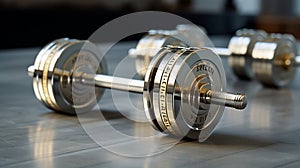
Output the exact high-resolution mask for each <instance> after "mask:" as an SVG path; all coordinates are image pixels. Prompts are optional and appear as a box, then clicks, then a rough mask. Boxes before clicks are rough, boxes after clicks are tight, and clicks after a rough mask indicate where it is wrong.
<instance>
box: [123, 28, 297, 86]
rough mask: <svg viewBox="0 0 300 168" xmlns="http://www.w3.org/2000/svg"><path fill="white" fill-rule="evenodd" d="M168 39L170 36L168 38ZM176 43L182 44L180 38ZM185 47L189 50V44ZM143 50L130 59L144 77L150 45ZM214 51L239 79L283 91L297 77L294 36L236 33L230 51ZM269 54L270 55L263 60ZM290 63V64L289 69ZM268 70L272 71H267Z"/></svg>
mask: <svg viewBox="0 0 300 168" xmlns="http://www.w3.org/2000/svg"><path fill="white" fill-rule="evenodd" d="M158 33H163V32H158ZM189 33H190V34H194V33H196V32H195V31H194V29H190V31H189ZM165 35H166V36H167V34H165ZM147 36H148V35H146V36H145V37H147ZM190 36H191V35H190ZM151 37H154V34H152V35H151V36H149V38H151ZM176 39H177V40H178V41H181V39H180V38H176ZM152 40H153V41H152V43H155V39H154V38H152ZM148 41H150V40H148ZM193 41H195V40H193ZM200 41H201V39H200ZM143 43H144V42H143V40H140V41H139V43H138V45H140V44H143ZM177 43H178V42H177ZM270 43H272V44H270ZM268 44H270V45H268ZM184 45H185V46H188V45H187V44H184ZM193 45H195V46H196V45H197V44H196V43H194V44H193ZM271 46H272V47H271ZM143 47H144V48H142V47H139V48H137V49H131V50H130V51H129V54H130V55H134V56H136V57H137V60H136V65H137V71H139V72H140V73H141V76H143V70H142V69H143V68H145V67H147V62H143V59H144V58H146V59H148V60H149V58H151V57H149V56H148V55H144V56H143V54H144V53H145V52H146V51H147V49H146V47H147V45H143ZM150 47H151V46H150ZM196 47H200V46H196ZM201 47H203V46H201ZM264 47H265V48H264ZM211 49H212V50H213V51H214V52H216V53H217V54H218V55H221V56H229V59H228V60H229V64H230V66H231V68H232V70H233V72H234V73H235V74H236V75H237V76H238V77H239V78H241V79H253V78H257V79H258V80H259V81H260V82H262V83H263V84H264V85H268V86H274V87H283V86H286V85H288V84H289V83H290V82H291V81H292V79H293V77H294V74H295V67H296V66H298V65H299V57H296V56H295V55H296V54H295V53H296V41H295V39H294V37H293V36H292V35H279V34H269V35H268V34H267V33H266V32H264V31H261V30H251V29H242V30H239V31H237V33H236V35H235V36H234V37H232V38H231V40H230V42H229V45H228V48H211ZM139 50H141V51H143V53H141V52H139ZM266 52H268V53H267V54H268V55H267V56H262V55H263V54H266ZM258 53H259V54H258ZM257 55H260V56H257ZM287 55H289V56H287ZM287 63H289V64H288V65H287ZM260 65H261V66H262V67H261V66H260ZM266 66H268V67H269V68H268V69H266Z"/></svg>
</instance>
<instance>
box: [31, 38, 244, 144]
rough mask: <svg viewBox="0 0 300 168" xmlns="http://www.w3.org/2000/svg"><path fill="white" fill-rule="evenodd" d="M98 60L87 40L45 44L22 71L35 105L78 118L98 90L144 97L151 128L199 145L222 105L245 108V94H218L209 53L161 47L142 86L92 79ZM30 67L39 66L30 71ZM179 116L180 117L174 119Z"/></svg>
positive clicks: (220, 81)
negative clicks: (28, 80)
mask: <svg viewBox="0 0 300 168" xmlns="http://www.w3.org/2000/svg"><path fill="white" fill-rule="evenodd" d="M60 46H63V47H60ZM47 53H49V54H47ZM101 57H102V56H101V54H100V52H99V51H98V50H97V46H96V45H94V44H93V43H91V42H89V41H79V40H74V39H73V40H69V39H59V40H55V41H54V42H52V43H50V47H49V44H48V45H46V47H44V48H43V49H42V50H41V52H40V53H39V54H38V56H37V58H36V60H35V65H32V66H33V67H34V68H32V66H30V67H29V68H28V71H29V72H28V74H29V75H30V76H31V77H33V79H34V81H33V88H34V92H35V95H36V97H37V98H38V100H40V97H45V98H46V100H40V101H41V102H43V103H44V104H47V105H48V106H47V107H48V108H50V109H52V110H55V111H59V112H65V113H70V114H77V115H78V114H79V113H88V112H90V111H91V110H93V108H94V107H95V105H96V103H97V102H98V99H99V97H100V96H101V94H102V93H101V92H99V88H98V87H100V88H109V89H116V90H121V91H127V92H135V93H140V94H144V96H143V97H144V99H143V100H144V107H145V109H146V110H145V111H146V113H147V116H148V120H149V121H150V122H152V123H153V124H152V125H153V127H154V128H155V129H157V130H158V131H161V132H165V133H168V134H173V135H176V136H179V137H188V138H192V139H201V140H202V141H204V140H206V139H207V138H208V137H209V135H210V134H211V133H212V131H213V129H214V128H215V126H216V124H217V123H218V122H219V119H220V118H221V116H222V114H223V111H224V106H228V107H233V108H236V109H244V108H245V107H246V104H247V100H246V96H245V95H234V94H231V93H225V92H223V90H225V88H226V80H225V73H224V69H223V65H222V63H221V60H220V58H219V57H218V55H216V54H214V53H213V52H212V51H211V50H208V49H198V48H185V47H178V46H168V47H165V48H162V49H161V50H160V51H158V53H157V56H155V57H154V58H153V59H152V61H151V62H150V66H149V67H148V70H147V73H146V74H147V76H146V78H145V82H144V81H142V80H133V79H129V78H121V77H114V76H108V75H105V74H98V73H99V72H101V71H103V67H104V66H105V62H101V59H100V58H101ZM43 60H46V61H43ZM102 61H104V59H103V58H102ZM98 63H99V67H98ZM36 65H43V66H42V68H36V67H37V66H36ZM50 65H52V66H50ZM62 68H63V69H62ZM49 72H51V73H49ZM153 72H155V73H153ZM32 74H33V75H32ZM187 74H188V77H186V75H187ZM202 79H206V80H205V81H204V80H202ZM53 80H54V82H53ZM55 81H57V82H55ZM152 81H154V83H152ZM47 82H48V83H47ZM36 83H41V84H40V87H41V88H42V91H43V92H40V91H39V92H38V91H37V90H36V89H35V87H36ZM56 83H57V84H56ZM144 83H145V84H144ZM194 83H195V84H194ZM55 84H56V85H55ZM57 85H58V86H57ZM204 85H205V86H204ZM95 86H97V87H95ZM101 91H103V90H101ZM93 92H95V93H93ZM207 93H210V94H207ZM152 94H153V95H152ZM49 95H52V96H49ZM215 95H217V96H215ZM190 97H191V99H190ZM157 100H158V101H157ZM65 102H67V104H66V103H65ZM199 104H206V107H205V108H204V109H203V107H202V106H205V105H199ZM216 105H217V106H216ZM181 115H182V116H186V117H184V119H183V120H180V119H178V118H180V117H178V116H181ZM153 116H154V117H153ZM156 123H158V124H156ZM205 123H207V124H205ZM175 130H176V131H175ZM203 130H204V131H203ZM199 135H201V137H200V138H199Z"/></svg>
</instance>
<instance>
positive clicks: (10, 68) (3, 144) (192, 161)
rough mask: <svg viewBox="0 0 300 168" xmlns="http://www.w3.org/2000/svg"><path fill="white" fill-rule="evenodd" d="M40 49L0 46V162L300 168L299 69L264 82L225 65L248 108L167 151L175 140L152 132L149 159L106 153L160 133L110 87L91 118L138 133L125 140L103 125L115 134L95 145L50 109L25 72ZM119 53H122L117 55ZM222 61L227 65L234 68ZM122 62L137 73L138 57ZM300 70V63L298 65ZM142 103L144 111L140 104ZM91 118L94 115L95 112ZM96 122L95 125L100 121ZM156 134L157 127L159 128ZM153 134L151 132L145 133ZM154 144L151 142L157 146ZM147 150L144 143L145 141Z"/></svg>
mask: <svg viewBox="0 0 300 168" xmlns="http://www.w3.org/2000/svg"><path fill="white" fill-rule="evenodd" d="M216 39H217V41H216V42H219V43H220V45H222V46H224V47H225V46H226V44H227V41H226V40H227V39H226V38H223V37H217V38H216ZM134 46H135V43H134V42H121V43H119V44H118V47H117V48H113V49H112V50H111V51H110V52H109V53H108V55H107V57H106V60H107V62H108V63H109V65H111V66H109V67H108V71H109V73H112V72H113V71H114V69H113V67H114V65H117V64H118V63H119V61H118V59H123V58H125V55H124V56H122V55H121V57H120V55H118V54H119V53H125V52H127V51H128V49H129V48H132V47H134ZM37 52H38V50H37V48H26V49H18V48H15V49H10V50H0V73H1V75H0V76H1V80H0V85H1V87H0V92H1V96H0V99H1V101H0V107H1V108H0V112H1V113H0V115H1V117H0V123H1V124H0V137H1V141H0V160H1V161H0V167H3V168H8V167H9V168H20V167H22V168H41V167H47V168H57V167H64V168H82V167H86V168H99V167H101V168H102V167H128V168H132V167H164V168H190V167H201V168H212V167H222V168H232V167H243V168H253V167H282V168H283V167H294V168H297V167H300V161H299V160H300V150H299V147H300V122H299V118H300V113H299V111H300V103H299V99H300V89H299V83H298V82H296V81H300V73H297V74H296V78H295V82H293V83H292V84H291V87H290V88H288V89H281V90H276V89H268V88H262V87H261V85H260V84H259V83H258V82H254V81H249V82H246V83H245V82H241V81H239V80H236V79H235V78H234V76H233V74H232V73H229V72H230V71H226V74H227V76H228V77H229V79H232V80H230V81H227V84H228V85H229V84H230V86H231V88H235V87H237V88H239V90H243V91H245V92H247V93H248V94H247V96H248V97H251V101H249V102H248V105H247V108H246V109H245V110H244V112H238V111H236V110H234V109H231V108H228V109H226V111H225V112H224V114H223V116H222V119H221V121H220V122H219V123H218V125H217V128H216V129H215V130H214V132H213V134H212V135H211V136H210V137H209V138H208V139H207V140H206V141H205V143H202V144H199V143H197V142H196V141H186V140H183V141H179V142H178V143H176V145H174V146H173V147H172V148H170V149H169V150H166V151H165V150H164V149H165V146H166V145H168V144H166V143H164V142H166V141H167V142H168V141H170V140H172V139H173V138H172V137H170V136H163V135H162V136H161V137H159V138H154V139H155V140H156V141H155V142H157V141H159V142H160V144H161V145H157V147H156V148H155V149H153V152H152V153H160V152H161V151H162V150H163V151H165V152H163V153H160V154H156V155H151V156H148V157H124V156H121V155H120V154H117V153H112V152H110V151H108V150H107V149H106V148H107V147H115V148H120V147H123V148H124V149H126V150H127V151H128V153H130V152H131V151H132V150H133V149H136V150H140V151H141V153H142V152H145V149H144V148H137V144H138V143H139V142H141V141H144V139H142V138H139V137H140V134H141V133H149V132H154V133H155V131H154V130H153V128H152V127H151V126H150V125H149V124H145V123H143V122H133V121H129V120H128V118H126V117H123V116H122V115H120V114H121V113H119V112H120V110H121V109H120V110H116V109H115V102H114V101H113V100H112V98H111V91H110V90H106V91H105V93H104V94H103V96H102V97H101V100H100V102H99V104H100V105H101V111H103V114H104V115H105V117H106V119H107V120H106V121H101V120H97V119H95V118H92V117H90V118H89V120H87V123H86V124H89V125H91V128H94V129H97V128H98V127H101V126H103V125H105V123H106V122H109V123H111V125H113V126H114V128H115V129H116V130H117V131H119V132H121V133H123V134H127V135H130V136H132V137H138V138H137V139H134V140H132V141H123V139H122V138H123V137H116V136H114V135H115V134H114V133H112V132H108V131H105V128H103V127H101V128H103V129H101V130H98V129H97V130H98V132H101V131H102V134H100V135H99V136H102V137H103V136H105V137H107V139H110V141H111V143H110V144H109V145H102V146H101V145H97V144H96V143H95V142H94V141H93V140H91V138H90V136H89V135H88V134H87V133H86V131H85V130H84V129H83V128H82V125H81V124H79V123H78V118H77V117H76V116H69V115H61V114H57V113H55V112H53V111H52V110H48V109H46V108H45V107H44V106H43V105H42V104H41V103H40V102H38V101H36V100H35V95H34V94H33V93H32V83H31V82H32V78H30V77H28V76H25V75H26V73H25V69H24V68H25V67H26V66H27V65H30V64H32V60H34V59H35V56H36V53H37ZM116 58H117V59H116ZM227 65H228V64H224V66H225V70H229V67H226V66H227ZM124 66H127V67H129V68H126V72H124V76H127V74H128V76H131V74H133V73H135V68H134V62H133V61H128V62H126V64H124ZM297 71H298V72H300V69H297ZM126 95H127V93H126V92H116V96H118V97H120V99H121V100H126V99H127V97H126ZM132 98H133V99H132V102H134V103H136V104H135V107H136V109H132V111H131V112H132V115H135V113H136V112H139V111H140V110H139V109H140V108H143V104H141V103H140V100H141V98H142V96H140V95H136V96H134V97H132ZM118 103H119V104H120V105H121V106H122V107H123V108H126V109H131V108H132V106H131V105H129V104H128V103H126V101H119V102H118ZM138 108H139V109H138ZM90 116H93V114H91V115H90ZM95 122H97V124H94V123H95ZM155 134H157V133H155ZM147 135H148V134H147ZM155 142H153V143H150V144H149V145H148V147H149V146H151V145H153V144H154V143H155ZM145 148H146V146H145Z"/></svg>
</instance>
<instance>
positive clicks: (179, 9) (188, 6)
mask: <svg viewBox="0 0 300 168" xmlns="http://www.w3.org/2000/svg"><path fill="white" fill-rule="evenodd" d="M144 10H158V11H166V12H171V13H174V14H178V15H180V16H182V17H185V18H186V19H189V20H190V21H192V22H194V23H195V24H198V25H201V26H203V27H205V28H206V29H207V32H208V34H209V35H211V36H214V35H228V36H230V35H232V34H233V33H234V32H235V31H236V30H237V29H240V28H258V29H264V30H266V31H267V32H278V33H292V34H294V35H295V36H296V37H297V38H299V37H300V29H299V28H300V0H284V1H283V0H251V1H245V0H109V1H108V0H84V1H82V0H0V21H1V24H0V30H1V32H0V37H1V39H2V40H1V42H0V48H1V49H7V48H24V47H35V46H42V45H45V44H46V43H48V42H49V41H51V40H53V39H56V38H61V37H70V38H77V39H86V38H88V37H89V36H90V35H91V34H92V33H93V32H94V31H95V30H97V29H98V28H99V27H100V26H101V25H103V24H105V23H106V22H108V21H110V20H112V19H114V18H117V17H119V16H122V15H124V14H128V13H132V12H136V11H144Z"/></svg>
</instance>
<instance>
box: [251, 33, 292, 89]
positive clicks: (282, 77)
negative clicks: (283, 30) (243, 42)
mask: <svg viewBox="0 0 300 168" xmlns="http://www.w3.org/2000/svg"><path fill="white" fill-rule="evenodd" d="M296 52H297V48H296V40H295V38H294V36H292V35H287V34H283V35H282V34H270V35H269V36H268V37H267V38H265V39H264V40H263V41H261V42H257V43H256V44H255V46H254V48H253V52H252V60H253V61H252V64H251V65H252V69H253V72H254V73H255V76H256V78H257V79H258V80H259V81H260V82H262V83H263V84H264V85H267V86H273V87H283V86H286V85H289V84H290V83H291V81H292V80H293V79H294V76H295V73H296V69H295V67H294V66H293V65H292V64H293V62H295V58H296Z"/></svg>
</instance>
